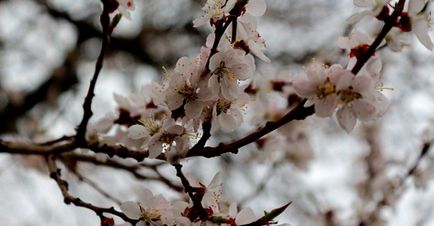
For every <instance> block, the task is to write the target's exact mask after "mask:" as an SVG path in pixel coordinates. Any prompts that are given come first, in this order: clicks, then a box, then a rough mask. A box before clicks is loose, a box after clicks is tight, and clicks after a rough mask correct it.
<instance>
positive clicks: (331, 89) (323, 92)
mask: <svg viewBox="0 0 434 226" xmlns="http://www.w3.org/2000/svg"><path fill="white" fill-rule="evenodd" d="M335 92H336V86H335V85H334V84H333V83H332V82H331V81H330V78H326V80H325V81H324V84H323V85H322V86H318V87H317V90H316V93H317V96H318V98H319V99H323V98H325V97H327V96H328V95H330V94H333V93H335Z"/></svg>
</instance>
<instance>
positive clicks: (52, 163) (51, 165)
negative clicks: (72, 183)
mask: <svg viewBox="0 0 434 226" xmlns="http://www.w3.org/2000/svg"><path fill="white" fill-rule="evenodd" d="M47 166H48V170H49V172H50V177H51V178H52V179H53V180H55V181H56V183H57V186H58V187H59V189H60V191H61V192H62V195H63V201H64V202H65V204H74V205H75V206H78V207H83V208H86V209H90V210H92V211H94V212H95V213H96V214H97V215H98V216H103V214H104V213H108V214H112V215H115V216H118V217H120V218H121V219H122V220H124V221H126V222H129V223H131V224H132V225H135V224H136V223H137V222H138V220H135V219H131V218H129V217H128V216H127V215H125V214H124V213H122V212H119V211H117V210H115V209H114V208H113V207H109V208H104V207H99V206H95V205H93V204H91V203H88V202H85V201H83V200H81V199H80V198H78V197H75V196H72V195H71V194H70V193H69V192H68V183H67V182H66V181H65V180H63V179H62V178H61V175H60V169H59V168H58V167H57V164H56V160H55V158H54V156H53V155H50V156H48V157H47Z"/></svg>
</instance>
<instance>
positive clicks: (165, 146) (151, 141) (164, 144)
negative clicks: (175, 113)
mask: <svg viewBox="0 0 434 226" xmlns="http://www.w3.org/2000/svg"><path fill="white" fill-rule="evenodd" d="M140 122H141V124H137V125H133V126H131V127H130V128H128V137H129V138H131V139H133V140H143V146H142V148H143V149H148V151H149V158H156V157H157V156H159V155H160V154H161V153H162V152H163V151H164V152H166V151H176V152H179V153H184V152H185V150H182V149H185V148H188V147H186V145H184V144H185V142H187V143H188V141H185V140H186V139H188V136H184V135H185V128H184V127H182V126H180V125H177V124H176V123H175V120H174V119H172V118H170V117H166V118H163V119H155V118H146V119H141V120H140ZM177 144H178V145H177ZM181 148H182V149H181Z"/></svg>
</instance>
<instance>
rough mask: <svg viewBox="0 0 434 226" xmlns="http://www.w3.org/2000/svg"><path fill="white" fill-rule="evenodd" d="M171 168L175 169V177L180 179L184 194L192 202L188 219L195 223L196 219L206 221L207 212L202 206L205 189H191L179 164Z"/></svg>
mask: <svg viewBox="0 0 434 226" xmlns="http://www.w3.org/2000/svg"><path fill="white" fill-rule="evenodd" d="M173 166H174V167H175V169H176V176H178V177H179V179H181V183H182V185H183V186H184V189H185V192H186V193H187V194H188V196H189V197H190V199H191V201H192V202H193V207H192V208H191V211H190V212H189V216H188V217H189V218H190V220H191V221H195V220H196V218H197V217H199V219H201V220H202V221H206V220H208V218H209V216H208V212H207V211H206V210H205V209H204V208H203V206H202V198H203V195H204V194H205V189H204V188H197V187H193V186H191V185H190V182H188V180H187V178H186V177H185V175H184V174H183V173H182V170H181V169H182V165H181V164H174V165H173Z"/></svg>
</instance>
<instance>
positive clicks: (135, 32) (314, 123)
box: [0, 0, 434, 226]
mask: <svg viewBox="0 0 434 226" xmlns="http://www.w3.org/2000/svg"><path fill="white" fill-rule="evenodd" d="M135 3H136V10H135V11H133V12H132V19H131V20H127V19H122V21H121V23H120V24H119V27H118V28H116V30H115V32H114V34H113V38H112V40H111V46H110V48H109V52H108V54H107V57H106V60H105V61H104V68H103V70H102V72H101V74H100V78H99V81H98V84H97V87H96V90H95V93H96V97H95V99H94V103H93V109H94V112H95V115H94V117H93V118H92V121H94V120H96V119H98V118H100V117H102V116H104V115H105V114H106V113H109V112H113V111H114V109H115V107H116V105H115V102H114V100H113V93H118V94H121V95H125V96H127V95H129V94H130V93H135V92H138V91H139V90H140V88H141V87H142V86H143V85H144V84H146V83H149V82H150V81H153V80H158V79H160V78H161V76H162V75H163V67H165V68H173V66H174V65H175V63H176V61H177V59H179V58H180V57H182V56H189V57H193V56H195V55H196V54H198V53H199V50H200V47H201V46H202V45H204V43H205V39H206V36H207V35H208V34H209V32H210V29H209V28H208V27H205V26H204V27H201V28H199V29H195V28H193V27H192V22H191V21H192V20H193V19H194V18H195V17H197V16H198V15H200V13H201V11H200V9H201V6H202V5H203V4H204V1H203V0H146V1H142V0H136V1H135ZM267 5H268V8H267V12H266V14H265V15H264V16H263V17H261V18H260V19H259V21H258V31H259V32H260V33H261V35H262V36H263V37H264V39H265V40H266V43H267V51H266V55H267V56H269V58H270V59H271V60H272V63H271V64H267V63H264V62H262V61H259V60H257V61H256V62H257V66H258V72H257V73H258V75H259V76H270V77H273V76H274V77H276V76H277V77H280V78H281V77H282V76H287V77H288V78H290V77H293V76H295V75H296V74H297V73H299V72H300V71H301V70H302V68H303V66H306V65H308V64H309V63H310V62H311V61H312V59H313V58H315V59H316V60H317V61H320V62H324V63H326V64H334V63H341V64H342V65H344V66H345V65H346V63H347V59H346V56H345V53H344V52H343V51H341V50H340V49H339V48H338V47H337V46H336V40H337V38H338V37H339V36H344V35H347V34H348V33H349V32H350V31H351V26H349V25H348V24H346V23H345V20H346V18H347V17H349V16H350V15H351V14H352V13H353V12H355V11H356V9H354V7H353V3H352V1H351V0H310V1H302V0H267ZM100 12H101V5H100V3H99V1H98V0H92V1H89V0H76V1H68V0H3V1H0V119H1V123H0V134H1V135H0V136H2V137H17V136H18V135H17V134H19V136H20V137H28V138H30V139H38V138H40V137H47V136H48V137H52V138H58V137H60V136H62V135H64V134H67V135H68V134H69V135H71V134H74V132H75V130H74V129H75V126H76V125H77V124H78V123H79V121H80V119H81V116H82V107H81V104H82V101H83V98H84V96H85V92H86V90H87V87H88V83H89V80H90V76H91V75H92V73H93V70H94V64H95V60H96V58H97V56H98V54H99V49H100V44H101V40H100V38H99V36H100V27H99V13H100ZM410 44H411V48H406V49H405V50H404V51H403V52H400V53H395V52H392V51H390V50H389V49H387V48H383V49H382V50H381V51H379V52H378V53H377V54H379V55H380V57H381V58H382V60H383V81H384V86H385V87H391V88H393V90H385V91H384V93H385V95H386V96H387V97H388V98H389V99H390V102H391V104H390V107H389V110H388V112H387V113H386V114H385V116H384V117H382V118H381V119H379V120H378V121H375V122H370V123H360V122H359V123H358V125H357V127H356V129H355V130H354V131H353V132H352V133H351V134H347V133H345V131H344V130H342V129H340V128H339V127H338V126H337V123H336V120H335V119H334V118H327V119H324V118H317V117H315V116H311V117H309V118H308V119H307V120H305V121H303V122H298V123H293V124H290V125H288V126H287V127H286V128H283V130H286V132H282V133H281V136H280V139H285V140H286V142H288V140H290V143H291V144H293V145H289V146H282V145H272V144H271V145H269V147H268V148H262V149H261V151H259V150H257V149H258V146H260V144H254V145H249V146H247V147H245V149H246V150H248V151H242V152H240V154H238V155H225V156H223V157H221V158H215V159H201V158H196V159H191V160H188V161H186V162H185V164H184V165H185V169H186V174H187V175H188V176H189V177H191V178H195V179H196V180H198V181H202V182H203V183H205V184H207V183H209V181H210V180H211V178H212V176H213V175H214V174H215V173H216V172H218V171H220V170H222V169H224V174H225V188H224V194H225V196H226V197H227V198H228V200H232V201H236V202H238V203H239V204H240V206H243V207H245V206H249V207H252V208H253V209H254V210H255V212H256V213H257V214H258V215H260V214H261V213H263V210H270V209H272V208H275V207H277V206H281V205H283V204H285V203H287V202H288V201H292V202H293V203H292V204H291V206H290V207H289V208H288V209H287V210H286V211H285V213H284V214H283V215H282V216H281V217H279V220H280V222H282V223H283V222H287V223H290V224H291V225H294V226H296V225H303V226H310V225H312V226H313V225H327V226H332V225H359V226H362V225H395V226H398V225H403V226H404V225H405V226H408V225H417V226H429V225H434V213H433V212H434V202H433V200H434V184H433V182H432V176H433V175H434V167H433V166H434V164H433V160H434V153H431V152H428V154H427V156H426V157H425V158H423V160H422V161H421V162H420V165H419V166H418V168H417V169H416V171H415V172H414V174H412V175H411V176H410V177H406V174H407V172H408V170H409V169H410V168H411V167H412V166H413V165H414V164H415V162H416V161H417V159H418V157H419V156H420V153H421V151H422V147H423V145H424V144H425V143H426V142H429V141H430V140H431V139H432V138H433V135H434V132H433V129H434V117H433V116H434V114H433V113H434V73H433V72H434V56H433V54H432V52H430V51H428V50H426V49H425V48H424V47H423V46H421V45H420V44H419V43H418V42H417V41H416V40H411V41H410ZM246 123H247V124H248V122H246ZM247 126H248V125H247ZM237 136H238V137H239V134H237V133H235V134H232V137H231V138H234V137H237ZM222 139H225V138H224V137H223V138H222ZM276 142H278V141H276ZM279 153H280V154H279ZM282 153H283V154H282ZM282 156H283V157H282ZM126 162H127V163H129V164H135V163H134V161H128V160H126ZM150 164H153V163H150ZM77 170H78V171H79V172H82V174H83V175H85V176H86V178H87V179H89V181H92V182H94V183H96V184H99V185H100V186H101V187H102V188H104V189H105V190H106V191H107V192H108V193H110V194H111V195H112V196H114V197H116V198H117V199H120V200H121V201H129V200H136V199H137V197H139V196H140V191H141V190H142V189H143V188H144V187H147V188H151V189H152V190H153V191H154V193H155V194H164V196H166V197H168V198H169V199H175V198H179V197H180V196H179V194H178V193H177V192H175V191H173V189H170V188H169V187H168V186H167V185H166V184H163V183H161V182H158V181H155V180H138V179H137V178H135V177H134V176H132V175H131V174H129V173H127V172H123V171H120V170H116V169H112V168H107V167H101V166H95V165H92V164H81V165H79V166H78V169H77ZM159 172H160V173H161V174H162V175H164V176H165V177H167V178H169V179H170V180H172V181H174V183H178V181H177V178H176V177H175V173H174V170H173V168H171V167H170V166H167V165H162V166H159ZM142 173H143V174H145V175H146V174H147V173H148V174H149V173H153V172H146V170H144V171H143V172H142ZM154 173H155V172H154ZM64 177H65V178H66V180H68V181H69V182H70V189H71V193H73V194H76V195H78V196H79V197H80V198H82V199H84V200H88V201H92V202H93V203H96V204H99V205H103V206H108V205H115V206H116V204H113V202H112V201H111V200H108V199H107V198H106V197H104V196H103V195H101V194H100V193H99V192H97V191H95V189H94V188H93V186H92V185H89V184H90V183H86V181H87V180H86V179H85V180H83V178H80V177H78V176H77V175H74V174H66V175H64ZM403 178H406V179H403ZM89 181H87V182H89ZM0 219H1V222H2V225H7V226H21V225H26V226H32V225H46V226H49V225H56V226H57V225H63V226H72V225H98V224H99V219H98V217H97V216H96V215H95V214H94V213H93V212H91V211H89V210H87V209H82V208H77V207H73V206H67V205H65V204H64V203H63V198H62V196H61V193H60V191H59V189H58V187H57V186H56V184H55V183H54V181H52V180H51V179H50V178H49V177H48V175H47V172H46V169H45V166H44V161H43V159H39V158H37V157H22V156H9V155H5V154H2V155H0Z"/></svg>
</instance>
